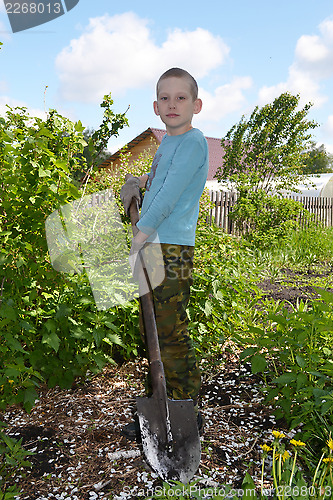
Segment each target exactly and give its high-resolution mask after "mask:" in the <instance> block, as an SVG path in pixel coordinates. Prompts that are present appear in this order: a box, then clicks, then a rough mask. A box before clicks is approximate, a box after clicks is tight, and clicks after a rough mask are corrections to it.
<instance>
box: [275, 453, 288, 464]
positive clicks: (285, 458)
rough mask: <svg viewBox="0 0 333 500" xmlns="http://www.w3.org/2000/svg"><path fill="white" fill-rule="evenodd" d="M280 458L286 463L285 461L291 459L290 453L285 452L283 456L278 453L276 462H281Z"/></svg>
mask: <svg viewBox="0 0 333 500" xmlns="http://www.w3.org/2000/svg"><path fill="white" fill-rule="evenodd" d="M280 457H281V459H282V460H283V462H284V461H285V460H287V458H289V457H290V453H289V452H288V451H287V450H285V452H284V453H282V454H281V453H277V454H276V455H275V460H279V458H280Z"/></svg>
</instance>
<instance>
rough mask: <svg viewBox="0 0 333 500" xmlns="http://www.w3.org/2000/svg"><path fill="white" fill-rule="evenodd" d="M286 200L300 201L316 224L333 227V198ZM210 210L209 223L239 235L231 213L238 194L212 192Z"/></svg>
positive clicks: (302, 222)
mask: <svg viewBox="0 0 333 500" xmlns="http://www.w3.org/2000/svg"><path fill="white" fill-rule="evenodd" d="M285 197H286V198H289V199H293V200H296V201H299V202H301V203H302V204H303V206H304V208H305V209H306V210H308V211H309V212H310V213H311V214H312V219H311V220H313V221H314V222H316V223H318V224H319V223H321V224H323V225H324V226H326V227H328V226H333V198H319V197H317V198H314V197H311V196H285ZM210 201H211V204H212V207H211V208H210V212H209V215H208V217H207V222H208V223H209V224H212V222H214V223H215V224H216V225H217V226H218V227H221V228H223V229H224V231H225V232H226V233H229V234H235V235H237V234H239V231H238V230H237V228H236V226H235V223H234V221H233V220H232V219H231V217H230V213H231V211H232V209H233V207H234V205H235V203H236V201H237V193H235V192H232V191H210ZM299 222H300V225H301V226H302V227H305V226H306V225H307V224H308V222H309V219H308V218H302V219H300V221H299Z"/></svg>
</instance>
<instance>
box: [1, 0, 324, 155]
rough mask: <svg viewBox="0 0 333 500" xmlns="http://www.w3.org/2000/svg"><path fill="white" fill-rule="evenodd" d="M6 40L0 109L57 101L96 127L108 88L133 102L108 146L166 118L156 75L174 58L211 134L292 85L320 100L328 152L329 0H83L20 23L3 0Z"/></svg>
mask: <svg viewBox="0 0 333 500" xmlns="http://www.w3.org/2000/svg"><path fill="white" fill-rule="evenodd" d="M61 1H62V0H61ZM6 2H7V0H6ZM36 3H38V0H36ZM63 3H64V2H63ZM0 42H2V43H3V46H2V48H1V50H0V114H2V115H3V114H4V113H5V110H6V105H10V106H25V107H27V108H28V110H29V112H30V113H31V115H32V116H40V117H45V116H46V113H47V111H48V110H49V109H56V110H57V111H58V112H59V113H61V114H63V115H64V116H66V117H68V118H70V119H71V120H73V121H77V120H81V122H82V123H83V125H84V126H85V127H90V128H94V129H97V128H98V127H99V125H100V124H101V122H102V118H103V109H102V108H101V107H100V103H101V102H102V100H103V96H104V95H105V94H109V93H110V92H111V95H112V98H113V100H114V105H113V110H114V112H116V113H121V112H124V111H126V110H127V109H128V107H129V109H128V111H127V115H126V116H127V118H128V120H129V127H127V128H125V129H123V130H122V131H121V132H120V134H119V137H116V138H112V139H111V140H110V143H109V147H108V149H109V151H110V152H114V151H116V150H118V149H119V148H120V147H122V146H123V145H124V144H126V143H127V142H129V141H130V140H131V139H133V138H134V137H136V136H137V135H139V134H140V133H141V132H143V131H144V130H145V129H147V128H148V127H156V128H164V126H163V124H162V122H161V121H160V119H159V117H157V116H155V114H154V112H153V106H152V103H153V100H154V98H155V85H156V81H157V79H158V77H159V76H160V75H161V74H162V73H163V72H164V71H165V70H167V69H169V68H170V67H175V66H178V67H181V68H184V69H186V70H187V71H189V72H190V73H191V74H192V75H193V76H194V77H195V78H196V80H197V82H198V85H199V97H201V99H202V101H203V109H202V111H201V112H200V113H199V114H198V115H195V117H194V120H193V125H194V126H195V127H198V128H200V129H201V130H202V131H203V133H204V134H205V135H206V136H207V137H217V138H222V137H224V136H225V135H226V133H227V132H228V131H229V129H230V128H231V127H232V126H233V125H235V124H236V123H238V122H239V121H240V119H241V118H242V116H243V115H245V116H249V114H250V113H251V112H252V111H253V109H254V108H255V106H259V107H262V106H264V105H265V104H268V103H270V102H272V101H273V100H274V99H275V98H276V97H278V96H279V95H280V94H281V93H282V92H285V91H289V92H291V93H292V94H299V95H300V105H304V104H306V103H308V102H311V103H313V106H312V107H311V110H310V112H309V114H308V118H309V119H313V120H315V121H316V122H317V123H318V124H319V126H318V127H317V128H316V129H315V130H314V131H313V134H314V137H313V140H314V141H315V142H316V143H318V145H321V144H324V145H325V147H326V150H327V151H328V152H330V153H333V3H332V0H279V2H268V1H267V0H265V1H263V0H251V1H250V0H237V1H234V2H231V1H230V0H219V1H216V0H213V1H211V0H205V1H203V2H198V1H196V0H191V1H187V0H183V1H182V2H179V0H169V1H168V2H159V1H151V0H145V1H144V2H138V1H136V2H134V1H131V0H123V1H121V2H120V1H117V2H114V1H112V0H80V1H79V3H78V4H77V5H76V6H75V7H74V8H73V9H72V10H70V11H68V12H66V14H64V15H63V16H60V17H58V18H57V19H55V20H52V21H50V22H48V23H45V24H43V25H40V26H38V27H36V28H31V29H28V30H25V31H20V32H17V33H12V31H11V26H10V23H9V20H8V17H7V14H6V11H5V6H4V0H0Z"/></svg>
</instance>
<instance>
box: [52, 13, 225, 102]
mask: <svg viewBox="0 0 333 500" xmlns="http://www.w3.org/2000/svg"><path fill="white" fill-rule="evenodd" d="M228 54H229V48H228V47H227V45H226V44H225V43H224V42H223V40H222V39H221V38H220V37H219V36H214V35H212V34H211V33H210V32H209V31H207V30H204V29H202V28H197V29H196V30H194V31H183V30H180V29H173V30H171V31H170V32H169V33H168V35H167V38H166V40H165V41H164V43H163V44H162V45H160V46H159V45H157V44H156V43H155V41H154V39H153V36H152V32H151V30H150V28H149V21H148V20H146V19H142V18H140V17H138V16H137V15H136V14H134V13H132V12H127V13H124V14H121V15H115V16H112V17H110V16H108V15H105V16H103V17H98V18H93V19H90V22H89V25H88V27H87V28H86V29H85V31H84V33H83V34H82V35H81V36H80V37H79V38H77V39H74V40H72V41H71V43H70V45H69V46H68V47H66V48H64V49H63V50H62V51H61V52H60V53H59V54H58V56H57V59H56V69H57V71H58V73H59V78H60V82H61V86H60V93H61V97H62V98H63V99H66V100H75V101H83V102H100V100H101V97H103V95H104V94H105V93H108V92H110V91H111V92H112V93H113V94H116V95H120V94H122V93H125V92H126V90H128V89H133V88H142V87H144V86H147V85H154V84H155V82H156V79H157V78H158V76H159V75H160V74H161V73H162V72H163V71H165V70H166V69H168V68H169V67H171V66H180V67H184V68H185V69H187V70H188V71H190V72H192V73H193V74H195V76H196V77H197V78H201V77H203V76H205V75H207V74H208V73H209V71H210V70H212V69H214V68H216V67H217V66H219V65H221V64H222V63H223V62H224V61H225V59H226V58H227V56H228Z"/></svg>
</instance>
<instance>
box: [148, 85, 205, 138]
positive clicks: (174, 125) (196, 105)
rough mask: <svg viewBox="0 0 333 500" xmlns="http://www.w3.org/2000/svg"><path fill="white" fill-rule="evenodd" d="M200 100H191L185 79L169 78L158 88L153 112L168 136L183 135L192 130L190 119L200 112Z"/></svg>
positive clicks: (189, 89) (189, 88) (189, 87)
mask: <svg viewBox="0 0 333 500" xmlns="http://www.w3.org/2000/svg"><path fill="white" fill-rule="evenodd" d="M201 108H202V102H201V99H196V100H193V96H192V93H191V86H190V83H189V82H188V81H187V80H186V79H185V78H178V77H173V76H172V77H169V78H165V79H163V80H161V82H160V83H159V86H158V95H157V100H156V101H154V111H155V113H156V115H158V116H160V118H161V120H162V122H163V123H164V124H165V126H166V130H167V133H168V135H180V134H184V133H185V132H187V131H188V130H190V129H191V128H192V117H193V115H194V114H197V113H199V112H200V111H201Z"/></svg>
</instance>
